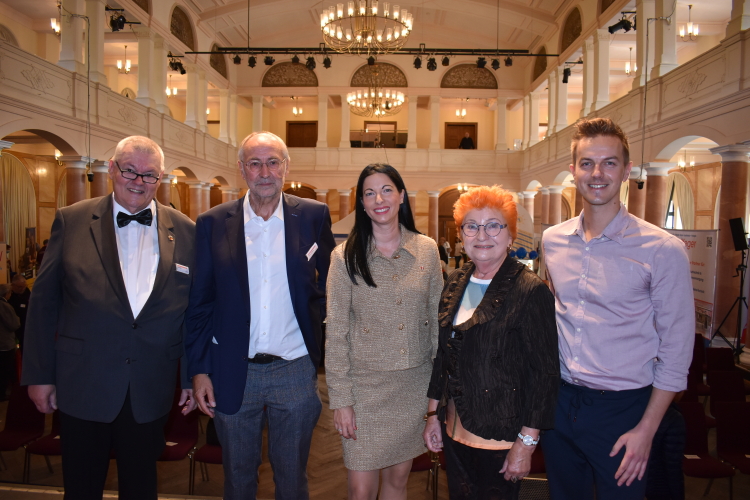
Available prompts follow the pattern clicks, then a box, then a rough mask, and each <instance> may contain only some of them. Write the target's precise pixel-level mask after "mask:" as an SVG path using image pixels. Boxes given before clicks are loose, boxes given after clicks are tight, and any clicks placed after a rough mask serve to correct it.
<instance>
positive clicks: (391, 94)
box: [346, 66, 404, 117]
mask: <svg viewBox="0 0 750 500" xmlns="http://www.w3.org/2000/svg"><path fill="white" fill-rule="evenodd" d="M346 102H347V103H349V110H350V111H351V112H352V113H354V114H355V115H358V116H364V117H371V116H377V117H380V116H393V115H395V114H398V112H399V111H401V105H402V104H404V93H403V92H397V91H395V90H390V89H383V88H382V87H380V85H378V71H377V66H374V67H373V68H372V69H371V78H370V85H369V86H368V88H367V89H357V90H353V91H351V92H349V93H348V94H347V96H346Z"/></svg>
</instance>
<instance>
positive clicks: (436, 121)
mask: <svg viewBox="0 0 750 500" xmlns="http://www.w3.org/2000/svg"><path fill="white" fill-rule="evenodd" d="M429 149H440V96H439V95H431V96H430V146H429Z"/></svg>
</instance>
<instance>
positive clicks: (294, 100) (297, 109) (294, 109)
mask: <svg viewBox="0 0 750 500" xmlns="http://www.w3.org/2000/svg"><path fill="white" fill-rule="evenodd" d="M298 99H299V97H292V114H294V116H299V115H301V114H302V106H300V105H298V104H297V100H298Z"/></svg>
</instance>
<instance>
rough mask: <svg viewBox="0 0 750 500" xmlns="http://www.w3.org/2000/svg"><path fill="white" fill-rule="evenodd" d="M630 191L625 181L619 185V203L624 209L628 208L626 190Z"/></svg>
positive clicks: (628, 184) (628, 183)
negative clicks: (622, 204) (621, 203)
mask: <svg viewBox="0 0 750 500" xmlns="http://www.w3.org/2000/svg"><path fill="white" fill-rule="evenodd" d="M629 189H630V182H628V181H625V182H623V183H622V184H620V201H621V202H623V203H624V204H625V207H626V208H627V206H628V190H629Z"/></svg>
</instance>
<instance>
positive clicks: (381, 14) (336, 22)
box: [320, 0, 413, 54]
mask: <svg viewBox="0 0 750 500" xmlns="http://www.w3.org/2000/svg"><path fill="white" fill-rule="evenodd" d="M380 3H382V9H380V10H379V4H380ZM320 29H321V30H322V31H323V40H324V41H325V43H326V45H327V46H328V47H330V48H331V49H332V50H335V51H336V52H348V53H356V54H361V53H366V54H370V53H375V54H387V53H389V52H393V51H396V50H399V49H400V48H401V47H403V46H404V44H405V43H406V40H407V38H408V37H409V33H410V32H411V31H412V29H413V15H412V14H411V13H410V12H409V11H408V10H407V9H402V8H400V7H399V6H398V5H393V6H391V5H390V3H388V2H378V0H358V1H357V2H356V6H355V2H353V1H350V2H348V3H347V6H346V10H344V4H343V3H339V4H336V6H335V7H334V6H333V5H331V6H330V7H329V8H327V9H324V10H323V13H322V14H321V15H320Z"/></svg>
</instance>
